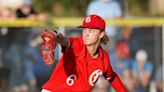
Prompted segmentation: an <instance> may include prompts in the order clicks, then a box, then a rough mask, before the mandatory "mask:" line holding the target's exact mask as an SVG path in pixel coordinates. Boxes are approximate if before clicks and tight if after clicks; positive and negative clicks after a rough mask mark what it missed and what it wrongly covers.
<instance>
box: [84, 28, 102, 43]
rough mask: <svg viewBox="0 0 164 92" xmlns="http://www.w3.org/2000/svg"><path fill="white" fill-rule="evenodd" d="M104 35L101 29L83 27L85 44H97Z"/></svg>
mask: <svg viewBox="0 0 164 92" xmlns="http://www.w3.org/2000/svg"><path fill="white" fill-rule="evenodd" d="M103 36H104V32H101V30H99V29H91V28H84V29H83V42H84V44H85V45H88V46H89V45H95V44H96V43H97V42H100V39H101V38H102V37H103Z"/></svg>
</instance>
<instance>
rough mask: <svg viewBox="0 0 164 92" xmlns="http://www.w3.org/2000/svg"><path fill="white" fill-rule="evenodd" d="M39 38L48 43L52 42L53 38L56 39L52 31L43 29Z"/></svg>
mask: <svg viewBox="0 0 164 92" xmlns="http://www.w3.org/2000/svg"><path fill="white" fill-rule="evenodd" d="M41 37H42V39H43V41H46V42H48V41H49V40H54V38H55V37H56V33H55V32H54V31H51V30H48V29H45V30H43V31H42V32H41Z"/></svg>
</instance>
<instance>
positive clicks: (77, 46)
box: [62, 37, 83, 53]
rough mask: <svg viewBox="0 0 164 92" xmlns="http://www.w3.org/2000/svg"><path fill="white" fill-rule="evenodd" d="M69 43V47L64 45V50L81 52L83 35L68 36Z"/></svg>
mask: <svg viewBox="0 0 164 92" xmlns="http://www.w3.org/2000/svg"><path fill="white" fill-rule="evenodd" d="M67 39H68V41H69V44H68V46H67V47H62V52H67V50H73V51H74V52H75V53H76V52H77V53H78V52H79V51H80V50H81V48H82V46H83V43H82V39H81V37H76V38H75V37H68V38H67Z"/></svg>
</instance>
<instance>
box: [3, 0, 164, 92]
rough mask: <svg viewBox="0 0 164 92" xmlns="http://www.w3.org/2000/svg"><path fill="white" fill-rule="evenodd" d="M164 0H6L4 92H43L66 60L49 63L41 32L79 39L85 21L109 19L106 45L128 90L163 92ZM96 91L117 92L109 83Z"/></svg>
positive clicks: (4, 6) (105, 83) (56, 54)
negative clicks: (89, 17)
mask: <svg viewBox="0 0 164 92" xmlns="http://www.w3.org/2000/svg"><path fill="white" fill-rule="evenodd" d="M163 3H164V0H46V1H41V0H0V92H40V91H41V86H42V85H43V84H44V83H45V82H46V81H47V80H48V78H49V76H50V75H51V73H52V70H53V68H54V67H55V65H56V63H57V62H58V60H59V59H60V56H61V53H60V46H59V45H57V47H56V49H55V63H54V64H52V65H45V64H44V63H43V60H42V57H41V55H40V46H41V41H42V40H41V38H40V32H41V31H42V30H43V29H45V28H50V29H53V28H55V29H59V31H60V32H61V33H63V34H64V35H66V36H74V37H76V36H79V35H81V29H77V28H76V26H78V25H80V24H81V23H82V21H83V18H84V17H85V16H87V15H90V14H97V15H99V16H101V17H103V18H104V19H105V20H106V21H107V27H106V32H107V35H108V37H109V38H110V41H109V43H108V44H107V45H103V47H104V48H105V50H106V51H107V52H108V53H109V57H110V61H111V64H112V68H113V70H114V71H115V72H116V73H117V74H118V75H119V76H120V78H121V80H122V81H123V83H124V85H125V87H126V89H127V90H128V92H163V88H164V86H163V79H164V78H163V61H164V56H163V52H164V50H163V38H164V6H163ZM92 92H114V90H113V88H112V87H110V86H108V83H107V82H106V81H104V82H103V84H102V88H98V87H96V86H95V87H94V88H93V90H92Z"/></svg>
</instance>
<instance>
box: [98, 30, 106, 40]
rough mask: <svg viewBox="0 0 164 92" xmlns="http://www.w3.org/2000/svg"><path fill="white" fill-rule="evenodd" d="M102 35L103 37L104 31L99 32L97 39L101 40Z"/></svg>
mask: <svg viewBox="0 0 164 92" xmlns="http://www.w3.org/2000/svg"><path fill="white" fill-rule="evenodd" d="M104 35H105V32H104V31H101V32H100V35H99V38H100V39H101V38H103V37H104Z"/></svg>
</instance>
